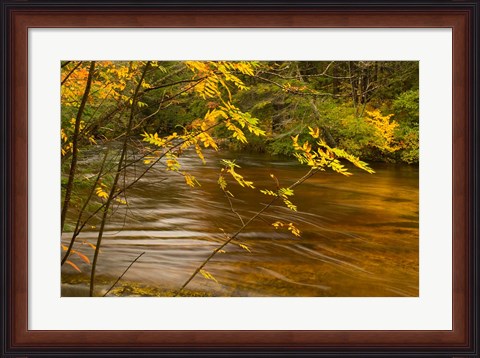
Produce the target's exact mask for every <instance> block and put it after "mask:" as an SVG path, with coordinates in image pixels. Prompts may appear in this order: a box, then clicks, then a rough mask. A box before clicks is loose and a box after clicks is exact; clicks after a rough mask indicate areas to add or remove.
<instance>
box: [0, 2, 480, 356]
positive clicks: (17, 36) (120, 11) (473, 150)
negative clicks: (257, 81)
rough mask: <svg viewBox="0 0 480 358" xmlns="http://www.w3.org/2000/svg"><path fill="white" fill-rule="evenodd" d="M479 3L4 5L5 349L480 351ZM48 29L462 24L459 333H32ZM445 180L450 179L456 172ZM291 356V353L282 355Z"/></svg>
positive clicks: (457, 141) (43, 352) (456, 244)
mask: <svg viewBox="0 0 480 358" xmlns="http://www.w3.org/2000/svg"><path fill="white" fill-rule="evenodd" d="M478 20H479V3H478V2H477V1H450V0H445V1H442V0H439V1H428V0H426V1H424V2H422V3H419V2H408V1H403V2H398V1H388V2H387V1H342V0H339V1H334V2H333V3H326V2H322V1H309V2H293V1H283V2H275V3H274V2H271V1H263V2H262V1H254V2H244V3H243V5H242V4H241V3H234V2H232V1H217V2H214V3H208V2H202V1H200V2H198V1H196V2H195V1H192V2H189V1H175V2H173V3H166V2H159V1H156V2H155V1H154V2H152V1H148V2H147V1H139V2H133V1H132V2H128V1H127V2H125V1H121V0H119V1H113V2H111V1H108V0H106V1H95V2H89V1H76V0H64V1H57V2H53V1H36V0H33V1H31V2H28V3H27V2H19V1H13V0H12V1H9V0H7V1H4V0H2V51H3V54H2V74H3V75H4V76H3V79H2V96H1V97H2V102H3V103H2V106H1V108H2V122H1V124H2V127H1V128H2V130H1V132H2V141H1V145H2V157H1V164H2V166H1V168H2V174H3V175H2V176H1V177H2V186H1V188H2V198H1V199H2V200H1V203H2V216H1V218H2V223H1V234H2V242H1V243H2V263H3V265H2V276H1V280H2V289H3V291H2V328H0V330H2V334H1V338H2V354H8V355H9V356H26V355H28V356H53V355H54V354H55V355H56V356H73V355H74V354H75V355H80V354H81V355H101V354H105V355H107V354H110V355H113V356H118V355H126V356H136V355H140V354H142V355H152V356H161V355H170V354H173V353H174V352H175V353H176V354H178V355H181V354H185V355H186V356H188V355H190V356H191V353H192V352H195V353H197V354H205V355H206V356H210V355H211V354H215V355H216V356H219V355H225V356H234V355H241V354H245V355H248V354H251V353H252V352H256V353H257V354H259V353H262V354H271V355H275V356H280V354H282V355H288V354H292V355H294V356H301V355H307V354H315V355H319V356H323V355H325V356H342V357H343V356H346V355H356V354H359V355H362V356H372V355H377V356H378V355H383V354H385V355H389V356H391V355H392V354H395V355H405V356H409V355H414V356H418V355H419V354H422V355H424V356H435V357H437V356H439V355H442V356H465V357H466V356H477V354H478V353H479V338H478V335H479V331H480V329H479V319H478V309H477V306H476V304H475V303H476V302H477V301H478V300H479V299H480V298H479V295H478V288H479V282H478V281H479V280H478V278H479V276H478V218H477V217H476V215H478V209H479V208H478V203H479V200H478V169H479V165H478V164H479V163H478V145H477V142H478V124H479V117H478V102H479V101H478V98H477V97H478V83H479V82H480V81H479V77H478V76H479V74H478V65H477V62H478V60H479V56H478V39H479V37H478V35H479V30H478ZM35 27H36V28H42V27H80V28H88V27H113V28H125V27H127V28H128V27H194V28H195V27H198V28H200V27H271V28H282V27H286V28H289V27H334V28H338V27H353V28H356V27H399V28H417V27H418V28H425V27H432V28H439V27H442V28H451V29H452V30H453V148H452V151H453V173H452V176H453V195H454V197H453V223H454V225H453V227H454V229H453V233H452V236H453V307H452V312H453V330H451V331H31V330H28V327H27V318H28V302H27V294H28V291H27V287H28V286H27V282H28V281H27V280H28V276H27V265H28V257H27V244H28V230H27V227H28V215H27V214H28V203H27V195H28V190H27V189H28V171H27V163H28V155H27V143H28V137H27V129H28V120H27V116H28V112H27V99H28V96H27V90H28V74H27V59H28V52H27V32H28V29H29V28H35ZM446 175H450V174H449V173H446ZM280 352H282V353H280Z"/></svg>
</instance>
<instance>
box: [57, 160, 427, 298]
mask: <svg viewBox="0 0 480 358" xmlns="http://www.w3.org/2000/svg"><path fill="white" fill-rule="evenodd" d="M221 154H222V158H227V159H235V160H236V163H237V164H238V165H239V166H240V167H241V168H238V172H239V173H241V174H242V175H243V176H244V177H245V179H247V180H252V181H253V182H254V184H255V186H256V188H257V189H255V190H252V189H245V188H241V187H240V186H238V184H235V183H233V182H231V181H230V182H229V188H228V189H229V190H230V191H231V192H232V194H233V195H234V198H233V199H232V204H233V207H234V209H235V210H236V211H237V212H238V214H240V215H241V217H242V218H243V219H244V220H245V221H246V220H248V219H249V218H250V217H252V216H253V215H255V213H256V212H258V211H259V210H261V209H262V207H263V206H264V205H266V203H268V201H269V200H270V198H271V197H267V196H265V195H263V194H261V193H259V191H258V188H268V189H271V190H275V188H276V184H275V182H274V181H273V180H272V178H271V177H270V174H274V175H275V177H276V178H278V180H279V182H280V185H281V186H283V187H287V186H289V185H291V184H292V183H293V182H295V181H296V180H297V179H298V178H300V177H301V176H302V175H303V174H305V173H306V171H307V169H306V168H305V167H304V166H302V165H300V164H298V162H296V161H295V160H293V159H285V158H278V157H271V156H268V155H265V154H244V153H241V154H239V153H235V152H228V151H227V152H225V151H222V153H221ZM100 156H101V154H100V153H98V152H97V153H92V155H91V156H90V158H89V160H91V161H99V160H100V159H99V158H100ZM206 159H207V163H206V164H205V165H203V164H202V163H201V161H200V160H199V159H198V157H196V155H195V153H186V155H185V156H184V157H183V158H182V160H181V164H182V170H185V171H188V172H189V173H190V174H192V175H194V176H195V177H196V178H197V179H198V181H199V182H200V184H201V187H199V188H190V187H188V186H187V185H186V184H185V180H184V178H183V177H182V176H181V175H178V174H177V173H172V172H169V173H166V172H165V171H164V170H162V168H155V169H154V170H152V171H151V172H150V173H149V174H148V175H146V176H145V177H144V178H142V179H141V180H140V181H139V182H138V183H137V184H136V185H135V186H134V187H133V188H132V189H131V190H129V191H128V193H127V198H126V199H127V201H128V206H125V205H119V207H118V208H117V209H116V210H115V213H114V214H113V216H111V217H110V219H109V221H108V223H107V225H106V227H105V234H104V238H103V242H102V246H101V253H100V255H99V263H98V267H97V275H98V278H99V284H98V285H97V287H98V288H99V290H100V291H99V292H102V291H101V290H103V292H104V290H105V289H106V288H107V287H109V286H110V284H111V283H113V282H114V281H115V280H116V278H118V277H119V276H120V275H121V274H122V272H123V271H124V270H125V269H126V268H127V266H128V265H129V264H130V263H131V262H132V261H133V260H134V259H135V258H136V257H137V256H138V255H139V254H141V253H142V252H145V254H144V255H143V256H142V257H141V258H140V259H139V260H138V261H137V262H136V263H135V264H134V265H132V267H131V268H130V269H129V270H128V272H127V273H126V274H125V276H124V277H123V278H122V280H121V281H120V282H119V283H118V284H117V286H116V288H117V294H122V292H124V294H125V295H134V296H135V295H138V292H137V293H135V292H134V291H132V290H130V291H129V290H128V289H127V288H124V289H123V291H121V290H119V288H121V287H122V284H123V285H124V284H125V283H126V282H129V283H131V282H135V283H138V284H139V285H143V286H148V287H154V288H158V289H159V290H171V291H175V290H177V289H178V288H179V287H180V286H181V285H182V284H183V283H184V282H185V281H186V280H187V279H188V277H189V276H190V275H191V274H192V273H193V272H194V271H195V269H196V268H197V267H198V266H199V265H200V264H201V263H202V262H203V261H204V259H205V258H207V257H208V256H209V255H210V253H211V252H212V251H213V250H214V249H215V248H216V247H218V246H219V245H221V243H222V242H224V241H225V240H226V234H232V233H234V232H236V231H237V230H238V229H239V227H240V226H241V222H240V220H239V218H238V217H237V216H236V214H235V213H234V212H232V210H231V208H230V205H229V203H228V201H227V200H226V198H225V196H224V194H223V193H222V191H221V190H220V189H219V187H218V184H217V179H218V173H219V168H220V163H219V160H220V155H219V154H218V153H216V152H213V151H209V152H206ZM144 167H145V165H144V164H143V163H140V164H139V165H138V166H137V168H133V169H131V171H130V173H129V175H128V176H127V178H126V179H125V180H126V181H127V182H128V180H129V179H131V178H133V177H134V176H135V175H138V173H139V172H140V171H141V169H142V168H144ZM371 167H372V168H373V169H374V170H375V171H376V173H375V174H368V173H366V172H361V171H359V170H356V169H352V170H351V171H352V172H353V173H354V175H353V176H351V177H344V176H342V175H340V174H336V173H333V172H328V171H326V172H321V173H318V174H316V175H315V176H313V177H312V178H310V179H308V180H307V181H306V182H305V183H303V184H302V185H300V186H298V187H297V188H296V189H295V195H294V196H293V197H292V201H293V202H294V203H295V204H296V205H297V207H298V211H296V212H294V211H291V210H289V209H287V208H286V207H285V206H284V205H283V204H282V203H280V202H278V203H275V205H273V206H272V207H270V208H269V209H267V210H266V211H265V213H264V214H263V215H261V217H260V218H259V219H256V220H254V221H253V222H252V223H251V224H250V225H248V226H247V227H246V228H245V229H244V231H242V233H241V234H240V235H239V236H238V240H235V241H233V243H232V244H229V245H227V246H226V247H225V249H224V251H225V252H221V253H218V254H217V255H215V256H214V257H213V259H212V260H211V261H210V262H209V263H208V264H207V265H206V266H205V268H204V269H205V270H206V271H207V272H208V273H209V274H211V275H212V276H213V277H214V278H215V280H216V281H215V280H212V279H206V278H205V277H203V276H202V275H201V274H198V275H197V276H196V277H195V278H194V279H193V280H192V281H191V282H190V283H189V284H188V286H187V289H189V290H192V291H198V292H203V293H205V294H208V295H213V296H240V297H246V296H308V297H319V296H331V297H341V296H365V297H372V296H418V294H419V287H418V283H419V277H418V274H419V257H418V248H419V231H418V224H419V211H418V210H419V207H418V205H419V200H418V167H415V166H406V165H394V164H379V163H371ZM122 180H123V178H122ZM277 220H281V221H284V222H292V223H294V224H295V225H296V227H298V228H299V229H300V231H301V237H300V238H297V237H295V236H293V235H292V234H291V233H290V232H289V231H288V230H285V229H275V228H274V227H273V226H272V225H271V224H272V223H273V222H275V221H277ZM93 226H94V225H91V226H88V228H87V229H86V230H85V231H84V232H82V234H81V235H80V236H79V238H78V239H77V241H78V242H79V243H81V242H91V243H95V242H96V237H97V235H98V232H97V228H96V227H93ZM69 237H71V233H68V232H66V233H64V234H63V235H62V241H63V242H64V243H66V242H68V239H69ZM239 243H241V244H242V245H244V247H241V246H239V245H238V244H239ZM77 249H78V251H80V252H82V253H84V254H85V255H87V256H88V257H90V258H92V256H93V250H92V248H91V247H90V246H88V245H77ZM72 261H74V262H75V263H76V264H77V265H78V267H79V268H80V269H81V270H82V273H76V271H75V270H74V269H73V268H72V267H70V266H68V265H64V267H63V268H62V282H63V289H62V295H64V296H69V295H82V293H81V292H84V290H82V287H83V288H84V287H86V284H85V280H87V279H88V277H89V275H90V267H91V266H90V265H87V264H86V263H83V262H82V261H81V260H79V259H78V258H77V257H75V256H73V257H72ZM82 280H83V281H82ZM75 288H80V289H79V290H75ZM79 292H80V293H79ZM157 292H158V291H157ZM140 295H141V294H140Z"/></svg>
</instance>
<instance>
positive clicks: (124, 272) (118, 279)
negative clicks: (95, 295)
mask: <svg viewBox="0 0 480 358" xmlns="http://www.w3.org/2000/svg"><path fill="white" fill-rule="evenodd" d="M144 253H145V252H142V253H141V254H140V255H138V256H137V258H136V259H135V260H133V261H132V262H131V263H130V265H128V267H127V268H126V269H125V271H123V273H122V274H121V275H120V277H119V278H117V281H115V283H114V284H113V285H112V286H110V288H109V289H108V291H107V292H105V294H104V295H103V297H105V296H106V295H107V294H108V293H109V292H110V291H111V290H112V289H113V288H114V287H115V285H116V284H117V283H118V281H120V280H121V279H122V277H123V276H125V274H126V273H127V271H128V270H129V269H130V267H132V265H133V264H134V263H135V262H137V260H138V259H139V258H140V257H142V255H143V254H144Z"/></svg>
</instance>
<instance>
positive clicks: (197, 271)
mask: <svg viewBox="0 0 480 358" xmlns="http://www.w3.org/2000/svg"><path fill="white" fill-rule="evenodd" d="M319 171H320V169H312V168H310V170H309V171H308V172H307V173H306V174H305V175H304V176H302V177H301V178H300V179H298V180H297V181H296V182H295V183H293V184H292V185H290V186H289V187H288V188H289V189H293V188H295V187H296V186H298V185H300V184H302V183H303V182H304V181H305V180H307V179H308V178H310V177H311V176H312V175H314V174H316V173H317V172H319ZM279 198H280V196H276V197H274V198H273V199H272V200H270V202H269V203H268V204H267V205H265V206H264V207H263V208H262V209H261V210H259V211H258V212H257V213H256V214H255V215H253V216H252V217H251V218H250V219H248V221H247V222H246V223H245V224H243V225H242V227H241V228H240V229H238V230H237V232H235V233H234V234H233V235H232V236H230V237H229V238H228V240H226V241H225V242H224V243H223V244H222V245H220V246H219V247H217V248H216V249H215V250H213V251H212V253H211V254H210V255H209V256H208V257H207V258H206V259H205V260H204V261H203V262H202V263H201V264H200V266H198V267H197V268H196V270H195V271H194V272H193V273H192V274H191V275H190V277H189V278H188V279H187V280H186V281H185V283H184V284H183V285H182V286H181V287H180V288H179V289H178V291H177V292H176V293H175V294H174V297H177V296H178V295H179V294H180V292H182V291H183V289H184V288H185V287H186V286H187V285H188V284H189V283H190V281H192V280H193V278H194V277H195V276H197V274H198V273H199V272H200V270H201V269H203V268H204V267H205V265H206V264H207V263H208V262H209V261H210V260H211V259H212V258H213V257H214V256H215V255H216V254H217V253H218V252H219V251H220V250H222V249H223V248H224V247H225V246H227V245H228V244H229V243H230V242H232V241H233V240H234V239H235V238H236V237H237V236H238V235H239V234H240V233H241V232H242V231H243V230H244V229H245V228H246V227H247V226H248V225H249V224H250V223H251V222H252V221H253V220H255V219H256V218H257V217H259V216H260V215H261V214H262V213H263V212H264V211H265V210H267V209H268V208H269V207H270V206H272V205H273V204H274V203H275V202H276V201H277V200H278V199H279Z"/></svg>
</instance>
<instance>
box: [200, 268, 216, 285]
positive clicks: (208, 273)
mask: <svg viewBox="0 0 480 358" xmlns="http://www.w3.org/2000/svg"><path fill="white" fill-rule="evenodd" d="M200 273H201V274H202V276H203V277H205V278H206V279H207V280H213V281H215V282H216V283H218V281H217V280H216V278H215V277H213V276H212V274H211V273H210V272H208V271H206V270H200Z"/></svg>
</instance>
